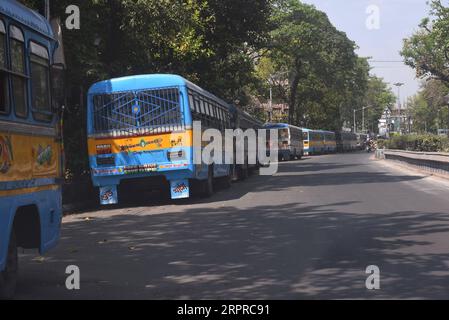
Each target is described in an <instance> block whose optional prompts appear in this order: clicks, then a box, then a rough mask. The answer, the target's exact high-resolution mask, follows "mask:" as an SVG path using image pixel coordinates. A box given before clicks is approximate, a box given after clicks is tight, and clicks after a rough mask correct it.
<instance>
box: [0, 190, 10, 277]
mask: <svg viewBox="0 0 449 320" xmlns="http://www.w3.org/2000/svg"><path fill="white" fill-rule="evenodd" d="M11 200H12V199H11V198H9V197H0V271H3V270H4V268H5V264H6V256H7V253H8V246H9V238H10V235H11V231H10V230H11V225H12V216H13V213H12V206H11V202H12V201H11Z"/></svg>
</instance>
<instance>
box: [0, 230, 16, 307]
mask: <svg viewBox="0 0 449 320" xmlns="http://www.w3.org/2000/svg"><path fill="white" fill-rule="evenodd" d="M18 266H19V261H18V255H17V242H16V236H15V233H14V231H13V232H12V233H11V239H10V241H9V247H8V257H7V259H6V268H5V270H4V271H2V272H1V273H0V299H12V298H13V297H14V293H15V291H16V286H17V276H18V271H19V267H18Z"/></svg>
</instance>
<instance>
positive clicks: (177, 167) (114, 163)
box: [87, 74, 232, 205]
mask: <svg viewBox="0 0 449 320" xmlns="http://www.w3.org/2000/svg"><path fill="white" fill-rule="evenodd" d="M194 121H199V122H201V125H202V130H204V129H207V128H214V129H218V130H220V131H221V132H223V133H224V131H225V130H226V129H230V128H231V113H230V106H229V105H228V104H227V103H226V102H224V101H223V100H221V99H219V98H217V97H216V96H214V95H213V94H211V93H209V92H207V91H205V90H203V89H201V88H200V87H198V86H197V85H195V84H193V83H191V82H189V81H188V80H186V79H184V78H182V77H181V76H178V75H168V74H152V75H138V76H129V77H123V78H117V79H111V80H106V81H101V82H98V83H96V84H94V85H92V87H91V88H90V89H89V92H88V121H87V122H88V124H87V131H88V149H89V150H88V152H89V162H90V167H91V175H92V181H93V184H94V186H96V187H99V193H100V203H101V204H103V205H107V204H116V203H118V190H119V188H118V186H119V185H120V184H122V183H127V182H134V181H136V182H137V180H139V182H141V181H143V180H142V179H144V178H146V181H148V185H151V184H152V183H151V180H153V182H154V181H158V182H159V181H161V180H160V179H162V180H163V181H162V182H161V183H164V181H165V182H168V183H169V187H170V194H171V197H172V199H181V198H188V197H189V196H190V189H191V188H190V186H191V185H192V186H193V188H194V189H197V190H199V191H200V193H202V194H203V195H205V196H210V195H211V194H212V193H213V181H214V179H215V178H223V179H224V180H225V181H226V183H227V184H229V183H230V180H231V176H232V172H231V165H229V164H226V163H222V164H211V165H208V164H206V163H204V162H201V164H196V163H195V162H194V159H195V158H194V157H195V148H194V145H193V122H194ZM144 183H146V182H144Z"/></svg>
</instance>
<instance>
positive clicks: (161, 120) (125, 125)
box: [93, 88, 185, 135]
mask: <svg viewBox="0 0 449 320" xmlns="http://www.w3.org/2000/svg"><path fill="white" fill-rule="evenodd" d="M179 95H180V94H179V90H178V89H177V88H167V89H153V90H151V89H149V90H141V91H129V92H120V93H113V94H100V95H95V96H94V97H93V112H94V129H95V132H96V133H100V134H103V133H104V134H112V135H135V134H142V133H151V132H171V131H177V130H184V129H185V123H184V118H183V115H182V112H181V100H180V97H179Z"/></svg>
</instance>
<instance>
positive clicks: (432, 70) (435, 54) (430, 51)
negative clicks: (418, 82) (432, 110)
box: [401, 0, 449, 84]
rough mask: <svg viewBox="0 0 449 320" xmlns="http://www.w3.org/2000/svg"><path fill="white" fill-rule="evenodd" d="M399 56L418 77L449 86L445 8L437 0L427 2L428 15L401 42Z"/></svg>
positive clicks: (448, 26)
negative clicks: (410, 34)
mask: <svg viewBox="0 0 449 320" xmlns="http://www.w3.org/2000/svg"><path fill="white" fill-rule="evenodd" d="M401 54H402V56H403V57H404V59H405V63H406V64H407V65H409V66H411V67H412V68H414V69H415V70H416V74H417V76H418V77H420V78H433V79H439V80H441V81H443V82H445V83H446V84H449V8H448V7H445V6H444V5H443V3H442V1H441V0H432V1H431V3H430V16H429V17H427V18H425V19H423V21H422V22H421V24H420V25H419V30H418V31H417V32H416V33H415V34H414V35H412V36H411V37H410V38H408V39H405V40H404V44H403V49H402V51H401Z"/></svg>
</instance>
